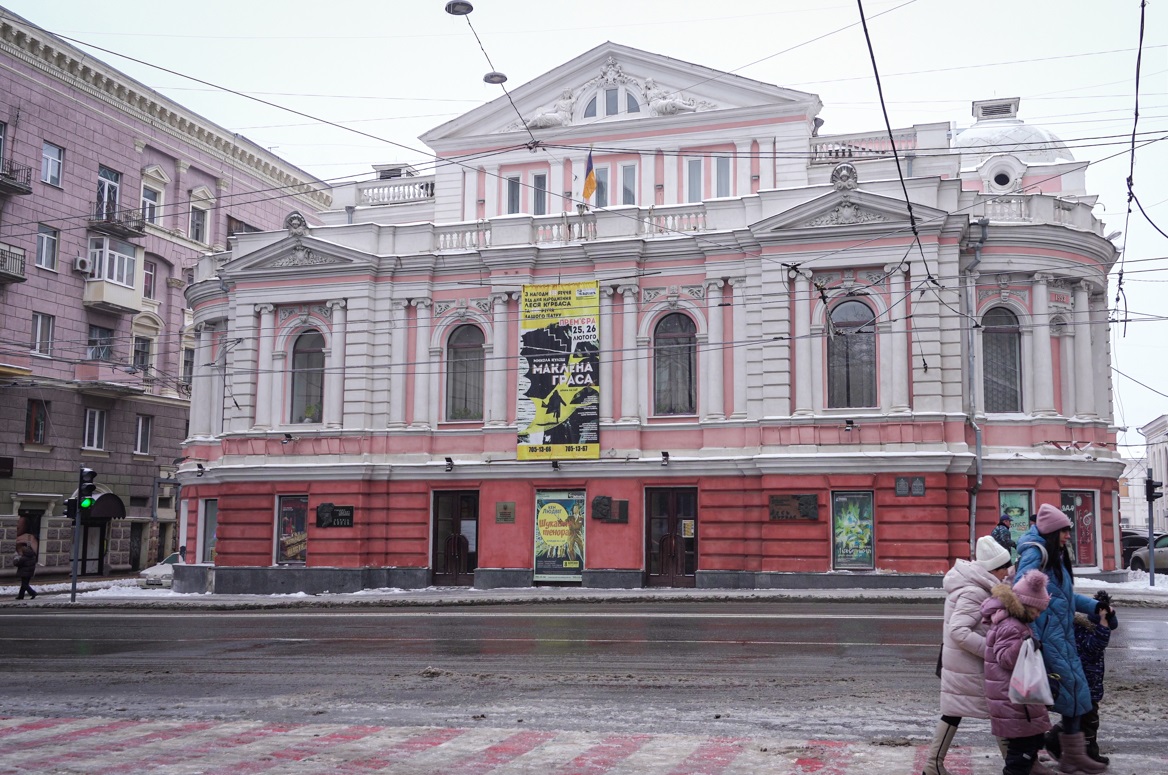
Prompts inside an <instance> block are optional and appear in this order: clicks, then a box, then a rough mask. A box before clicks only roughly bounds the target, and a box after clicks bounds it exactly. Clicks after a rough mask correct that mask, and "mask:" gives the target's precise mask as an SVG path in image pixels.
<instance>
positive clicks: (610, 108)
mask: <svg viewBox="0 0 1168 775" xmlns="http://www.w3.org/2000/svg"><path fill="white" fill-rule="evenodd" d="M619 96H620V91H619V90H618V89H605V90H604V115H606V116H615V115H616V114H617V113H618V112H619V111H618V110H617V105H618V104H619V103H618V102H617V97H619Z"/></svg>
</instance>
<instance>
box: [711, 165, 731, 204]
mask: <svg viewBox="0 0 1168 775" xmlns="http://www.w3.org/2000/svg"><path fill="white" fill-rule="evenodd" d="M716 183H717V189H716V193H715V194H714V195H715V196H730V157H729V156H719V157H718V159H717V181H716Z"/></svg>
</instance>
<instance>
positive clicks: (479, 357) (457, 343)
mask: <svg viewBox="0 0 1168 775" xmlns="http://www.w3.org/2000/svg"><path fill="white" fill-rule="evenodd" d="M483 342H484V338H483V332H482V330H480V329H479V328H478V326H459V327H458V328H456V329H454V332H453V333H451V334H450V339H449V340H448V341H447V343H446V419H447V420H481V419H483V381H484V374H483V372H484V359H483Z"/></svg>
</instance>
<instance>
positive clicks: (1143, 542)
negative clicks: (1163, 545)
mask: <svg viewBox="0 0 1168 775" xmlns="http://www.w3.org/2000/svg"><path fill="white" fill-rule="evenodd" d="M1159 536H1160V534H1159V533H1157V534H1156V537H1159ZM1119 545H1120V550H1121V551H1122V553H1123V557H1122V560H1121V562H1120V567H1123V568H1126V567H1128V566H1129V565H1131V558H1132V552H1134V551H1135V550H1136V549H1139V548H1140V547H1141V546H1144V547H1146V546H1147V545H1148V533H1147V531H1143V532H1141V531H1139V530H1127V529H1125V530H1124V531H1123V533H1122V534H1121V535H1120V537H1119Z"/></svg>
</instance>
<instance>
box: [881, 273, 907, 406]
mask: <svg viewBox="0 0 1168 775" xmlns="http://www.w3.org/2000/svg"><path fill="white" fill-rule="evenodd" d="M884 271H885V272H887V273H888V276H889V280H890V281H891V283H892V285H891V287H892V298H893V299H905V298H907V297H908V288H907V286H906V283H905V280H906V275H905V271H904V268H903V264H898V265H897V266H895V267H894V266H886V267H884ZM890 328H891V331H892V347H891V348H890V355H891V356H892V358H891V360H892V364H891V366H892V380H891V382H892V407H891V409H892V411H893V412H907V411H909V410H910V409H911V407H910V405H909V396H908V383H909V378H908V305H907V304H904V303H901V304H899V305H897V306H896V307H893V309H892V321H891V326H890Z"/></svg>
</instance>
